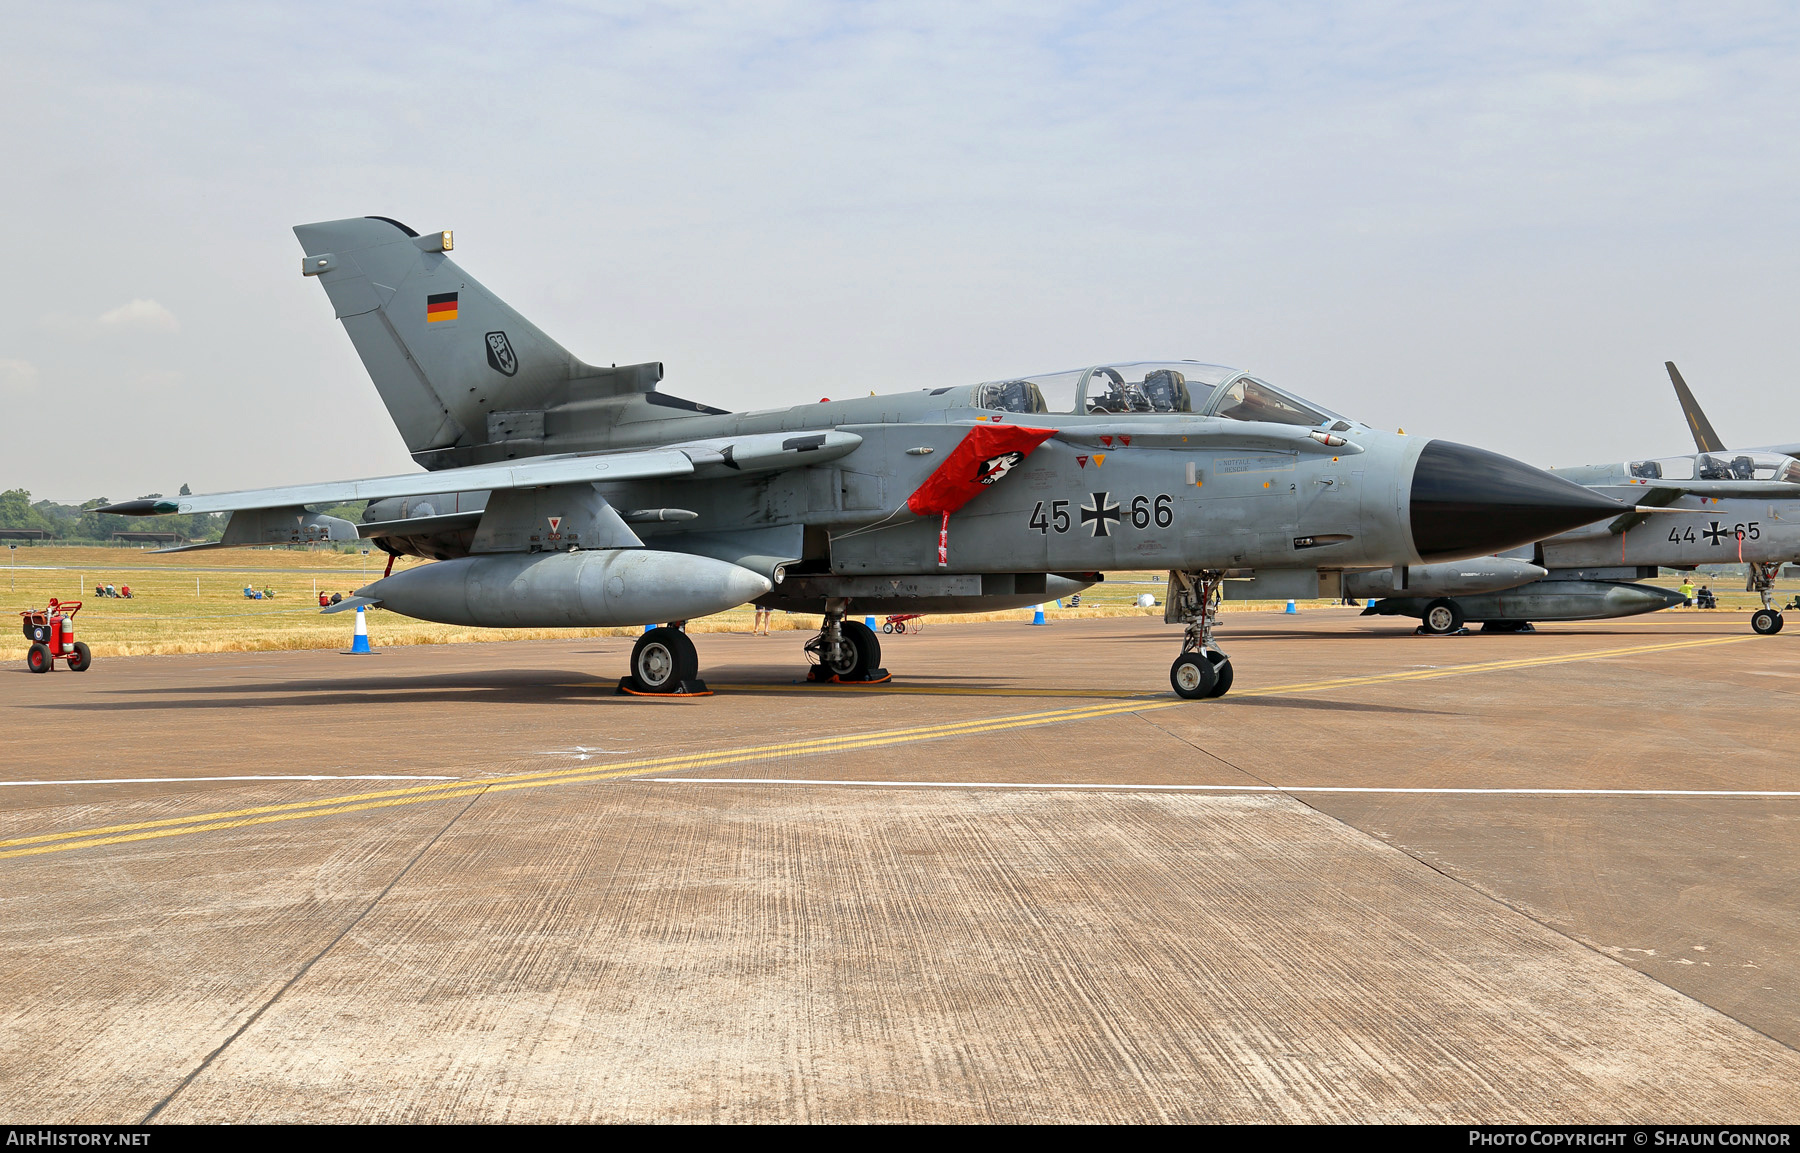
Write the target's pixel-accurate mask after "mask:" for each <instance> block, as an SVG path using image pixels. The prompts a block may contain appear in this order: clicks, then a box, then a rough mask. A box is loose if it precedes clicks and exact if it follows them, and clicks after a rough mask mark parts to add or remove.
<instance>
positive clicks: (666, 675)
mask: <svg viewBox="0 0 1800 1153" xmlns="http://www.w3.org/2000/svg"><path fill="white" fill-rule="evenodd" d="M678 623H686V622H678ZM619 691H620V692H622V693H627V694H629V695H631V696H634V697H651V696H690V697H697V696H706V695H708V693H709V690H708V689H707V687H706V682H705V681H703V680H701V679H700V654H699V653H698V652H696V651H695V650H694V642H693V641H690V640H688V635H687V634H686V633H684V632H682V631H681V629H679V628H678V627H676V625H663V626H661V627H660V628H654V629H651V630H650V631H649V632H647V633H645V634H644V635H643V636H641V637H639V638H638V639H637V643H636V644H634V645H632V646H631V675H630V676H628V677H625V678H623V679H621V680H620V681H619Z"/></svg>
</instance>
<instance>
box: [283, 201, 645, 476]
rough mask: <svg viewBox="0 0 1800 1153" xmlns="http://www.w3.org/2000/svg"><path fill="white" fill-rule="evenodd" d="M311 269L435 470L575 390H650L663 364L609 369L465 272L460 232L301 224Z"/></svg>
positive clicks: (415, 447)
mask: <svg viewBox="0 0 1800 1153" xmlns="http://www.w3.org/2000/svg"><path fill="white" fill-rule="evenodd" d="M294 235H295V236H296V237H298V238H299V240H300V246H301V247H302V248H303V249H305V251H306V256H305V258H304V261H303V263H302V271H303V272H304V273H305V275H307V276H314V277H317V278H318V280H319V283H320V284H321V285H323V286H324V288H325V293H326V295H327V296H329V297H330V298H331V304H332V307H333V309H334V310H335V311H336V313H337V318H338V319H339V320H341V321H342V322H343V324H344V330H345V331H346V332H348V333H349V334H350V341H351V343H352V344H354V345H355V346H356V351H357V354H358V355H360V356H361V357H362V362H363V365H364V367H366V368H367V369H368V370H369V376H370V377H371V378H372V379H373V380H374V382H375V388H376V390H377V391H378V392H380V394H381V399H382V401H383V403H385V404H386V405H387V409H388V413H389V414H390V415H391V416H392V417H393V420H394V424H395V425H396V426H397V427H398V428H399V430H400V435H401V436H402V437H403V438H404V439H405V441H406V446H407V448H408V449H409V450H411V452H412V453H413V456H414V458H415V459H417V460H418V461H419V462H420V463H421V464H424V465H425V466H426V467H427V468H433V467H442V466H445V465H452V464H458V463H467V461H466V460H463V459H461V457H462V456H465V455H466V453H459V452H458V451H457V450H463V449H468V448H470V447H472V446H475V445H481V444H486V443H489V442H490V441H494V440H502V439H518V437H519V434H520V432H521V428H520V426H521V425H530V424H531V423H532V418H533V416H535V417H536V425H537V430H538V436H540V437H541V436H542V432H541V429H542V415H541V414H542V412H543V411H544V410H545V409H547V408H550V407H553V406H555V405H557V404H561V403H564V402H566V401H568V400H569V399H571V385H572V383H573V382H577V381H579V382H581V386H580V387H579V392H580V396H581V398H583V399H586V398H592V397H597V396H606V395H616V394H619V393H625V392H634V391H636V392H641V391H648V390H649V389H650V388H651V387H654V385H655V383H656V378H660V376H661V371H660V368H661V366H660V365H656V366H640V367H643V368H655V369H656V370H657V371H655V372H654V373H647V372H641V371H640V372H632V373H627V372H624V371H623V370H611V369H605V368H597V367H594V366H592V365H588V364H584V363H582V362H581V361H580V360H578V359H576V358H575V357H574V356H573V355H572V354H570V353H569V352H568V350H566V349H564V348H563V347H562V346H561V345H559V344H558V343H556V341H554V340H552V339H550V337H549V336H547V335H545V333H544V332H543V331H542V330H541V329H539V328H538V327H537V326H536V325H535V324H532V323H531V322H530V321H529V320H526V319H525V318H524V317H523V316H521V315H520V314H519V313H517V312H515V311H514V310H513V309H512V308H510V307H508V305H507V304H506V302H505V301H503V300H501V299H500V298H499V297H498V296H495V295H494V294H493V293H492V292H489V291H488V290H487V289H486V288H485V287H483V286H482V284H481V283H480V282H479V281H477V280H476V279H475V278H473V277H471V276H470V275H469V274H468V273H466V272H464V271H463V270H462V268H460V267H459V266H458V265H457V264H456V262H455V261H453V260H452V259H451V258H450V256H449V253H450V252H451V250H452V248H453V242H452V237H451V234H450V233H448V232H435V233H428V234H426V235H424V236H420V235H419V234H418V233H416V232H414V231H413V230H412V229H410V228H408V227H406V226H405V225H404V224H401V223H400V222H399V221H397V220H390V219H388V218H386V217H382V216H366V217H358V218H354V219H350V220H332V221H325V222H322V223H318V224H301V225H296V226H295V228H294Z"/></svg>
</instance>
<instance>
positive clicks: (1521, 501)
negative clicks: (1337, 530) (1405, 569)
mask: <svg viewBox="0 0 1800 1153" xmlns="http://www.w3.org/2000/svg"><path fill="white" fill-rule="evenodd" d="M1626 511H1628V506H1626V505H1623V504H1620V503H1619V502H1618V501H1616V500H1613V499H1611V498H1610V497H1605V496H1601V495H1600V494H1599V493H1597V492H1594V491H1592V490H1591V489H1586V488H1583V487H1581V486H1580V485H1578V484H1575V483H1574V482H1573V481H1567V480H1564V479H1563V478H1562V477H1560V476H1553V475H1551V474H1550V473H1547V472H1545V471H1544V470H1543V469H1539V468H1533V467H1531V466H1530V465H1528V464H1525V463H1524V462H1522V461H1517V460H1514V459H1512V458H1511V457H1509V456H1501V455H1500V454H1499V453H1497V452H1488V451H1487V450H1486V449H1480V448H1470V447H1469V446H1468V445H1466V444H1453V443H1451V442H1450V441H1447V440H1434V441H1431V442H1430V443H1428V444H1427V445H1426V446H1425V450H1424V451H1423V452H1421V453H1420V454H1419V461H1418V464H1417V465H1416V466H1415V467H1414V469H1413V481H1412V504H1411V514H1410V515H1411V521H1412V535H1413V548H1415V549H1416V550H1418V553H1419V558H1420V559H1421V560H1424V561H1427V562H1429V561H1439V560H1455V559H1456V558H1458V557H1468V556H1481V555H1483V554H1485V553H1493V552H1501V551H1503V550H1505V549H1509V548H1515V547H1517V546H1518V545H1522V544H1529V543H1531V542H1532V541H1538V540H1543V539H1545V538H1546V537H1552V536H1555V535H1556V534H1557V533H1561V532H1567V531H1568V530H1570V529H1572V528H1577V527H1579V526H1581V525H1584V524H1588V523H1591V522H1593V521H1596V520H1599V519H1601V518H1602V517H1610V516H1617V515H1618V514H1620V513H1622V512H1626Z"/></svg>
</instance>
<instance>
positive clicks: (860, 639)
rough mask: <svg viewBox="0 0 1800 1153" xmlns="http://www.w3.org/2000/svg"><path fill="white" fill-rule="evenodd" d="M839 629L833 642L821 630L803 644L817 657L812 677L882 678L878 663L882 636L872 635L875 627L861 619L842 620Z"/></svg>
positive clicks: (866, 679)
mask: <svg viewBox="0 0 1800 1153" xmlns="http://www.w3.org/2000/svg"><path fill="white" fill-rule="evenodd" d="M838 629H839V636H840V637H841V640H839V642H838V643H836V644H832V643H831V642H830V640H829V639H828V637H827V636H826V634H824V633H821V634H820V635H819V636H817V637H815V638H813V641H812V643H810V644H808V645H807V646H806V647H807V651H808V652H812V653H815V654H816V655H817V656H818V658H819V663H818V664H816V665H814V666H813V669H812V672H811V674H810V676H811V678H812V679H813V680H816V681H829V680H839V681H869V680H879V679H882V677H883V676H884V675H885V674H884V671H883V669H882V667H881V638H879V637H877V636H876V635H875V630H874V629H872V628H870V627H869V626H868V625H865V624H863V623H862V622H861V621H841V622H839V624H838Z"/></svg>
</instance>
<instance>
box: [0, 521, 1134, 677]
mask: <svg viewBox="0 0 1800 1153" xmlns="http://www.w3.org/2000/svg"><path fill="white" fill-rule="evenodd" d="M6 560H7V561H8V562H11V563H10V564H9V567H7V568H6V569H5V571H3V572H0V579H4V580H5V581H6V582H7V588H8V595H7V610H6V611H7V613H8V614H9V615H10V614H11V613H13V612H16V611H18V610H20V609H25V608H33V607H35V608H42V607H44V605H45V603H46V602H47V601H48V600H49V598H51V597H56V598H58V599H59V600H80V601H81V602H82V608H81V612H80V613H79V614H78V615H77V616H76V618H75V635H76V636H77V637H78V638H79V639H81V640H84V641H86V642H87V643H88V645H89V646H90V647H91V648H92V649H93V650H94V655H95V656H97V657H105V656H145V655H153V654H161V653H203V652H249V651H258V650H266V649H317V648H341V647H344V646H346V645H348V644H349V641H350V634H351V630H352V629H353V628H354V627H355V616H354V615H353V614H350V613H333V614H331V615H329V616H326V615H321V614H320V612H319V605H318V594H319V592H320V591H324V592H326V593H332V592H340V593H344V594H346V595H347V594H348V593H349V592H350V591H351V590H352V589H355V588H357V587H359V586H361V585H364V584H367V583H369V582H370V581H372V580H374V579H376V578H378V577H379V576H380V575H381V572H382V568H383V566H385V565H386V563H387V557H386V556H385V555H384V554H382V553H371V554H370V555H368V556H362V555H359V554H356V553H341V552H333V551H327V550H322V549H307V548H275V549H217V550H209V551H205V552H192V553H165V554H156V553H152V552H150V551H148V550H141V549H131V548H106V547H66V548H65V547H54V546H51V547H37V546H32V547H21V548H19V549H17V550H12V551H9V552H8V553H7V554H6ZM423 563H426V562H423V561H418V560H414V559H412V558H403V559H401V560H399V561H396V562H395V565H394V571H395V572H401V571H403V570H405V569H406V568H408V567H410V566H413V565H418V564H423ZM1159 575H1160V574H1153V573H1143V574H1121V579H1124V580H1131V579H1139V580H1145V581H1159ZM106 583H111V584H112V585H114V586H115V587H116V586H119V585H129V586H131V591H132V597H131V599H130V600H122V599H114V598H110V597H105V598H102V597H96V596H94V587H95V586H96V585H97V584H106ZM245 585H251V586H253V587H254V588H256V589H258V590H262V589H272V590H274V593H275V596H274V597H273V598H272V599H268V600H246V599H245V597H244V586H245ZM1142 592H1153V593H1154V594H1155V595H1156V597H1157V599H1158V601H1160V600H1161V599H1162V589H1161V586H1160V583H1157V584H1155V585H1151V584H1120V583H1116V582H1115V583H1112V584H1103V585H1100V586H1099V587H1097V588H1095V589H1093V590H1092V591H1091V592H1089V593H1087V594H1084V595H1083V597H1082V602H1083V607H1082V608H1080V609H1073V610H1058V609H1053V610H1052V615H1055V616H1111V615H1120V614H1127V613H1149V614H1153V615H1160V613H1161V611H1162V610H1161V609H1139V608H1136V607H1135V606H1134V605H1133V604H1132V602H1133V601H1134V600H1135V599H1136V597H1137V595H1138V594H1139V593H1142ZM1030 615H1031V610H1030V609H1017V610H1013V611H1011V612H1004V613H981V614H971V615H967V616H962V617H955V618H952V617H934V618H932V623H933V624H937V623H947V622H950V621H953V620H997V619H1024V618H1027V617H1029V616H1030ZM752 619H753V618H752V614H751V611H750V609H749V608H748V607H745V608H740V609H734V610H732V611H730V612H726V613H720V614H718V615H716V616H712V617H706V618H702V619H699V620H695V621H692V622H690V623H689V625H688V628H689V630H690V631H692V632H749V631H750V629H751V626H752ZM368 621H369V635H370V639H371V641H372V643H374V644H375V645H376V646H377V647H381V646H384V645H385V646H393V645H434V644H456V643H459V642H467V641H496V640H517V639H525V638H546V637H569V636H626V635H630V634H632V633H635V632H637V631H638V630H636V629H631V628H612V629H470V628H462V627H460V626H456V625H440V624H432V623H430V622H428V621H416V620H411V619H409V618H407V617H402V616H398V615H396V614H393V613H386V612H382V611H380V610H375V611H372V612H370V613H369V614H368ZM818 625H819V618H818V617H815V616H799V615H789V614H786V613H776V614H775V618H774V621H773V623H772V627H773V628H775V629H804V630H807V631H811V630H814V629H816V628H818ZM5 635H6V640H5V642H4V644H3V645H0V655H3V656H4V657H5V658H6V659H23V657H24V653H25V648H26V645H27V642H26V640H25V637H24V633H23V630H22V629H20V628H17V627H13V626H8V627H7V629H6V634H5Z"/></svg>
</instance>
